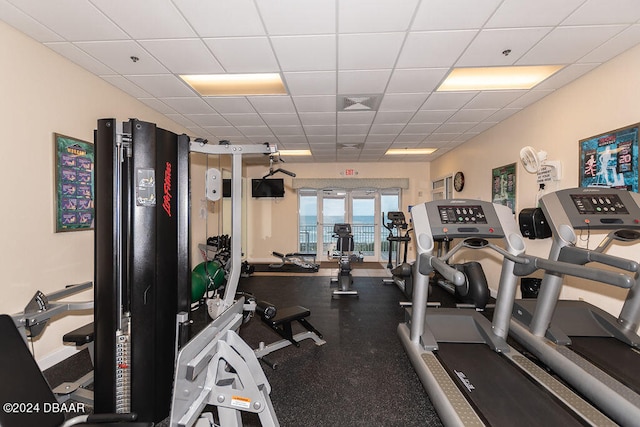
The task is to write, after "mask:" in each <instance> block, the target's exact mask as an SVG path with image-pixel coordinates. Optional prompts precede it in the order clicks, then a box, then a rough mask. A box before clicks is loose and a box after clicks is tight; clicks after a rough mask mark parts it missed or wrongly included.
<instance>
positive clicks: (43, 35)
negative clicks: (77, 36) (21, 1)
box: [0, 0, 64, 42]
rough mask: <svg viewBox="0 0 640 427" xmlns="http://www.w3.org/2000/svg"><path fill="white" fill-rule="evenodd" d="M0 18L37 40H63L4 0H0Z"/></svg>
mask: <svg viewBox="0 0 640 427" xmlns="http://www.w3.org/2000/svg"><path fill="white" fill-rule="evenodd" d="M0 19H1V20H3V21H4V22H6V23H7V24H9V25H11V26H13V27H14V28H19V29H20V31H22V32H23V33H25V34H26V35H28V36H29V37H32V38H34V39H35V40H38V41H39V42H55V41H63V40H64V39H63V38H62V37H61V36H60V35H58V34H56V33H55V32H54V31H52V30H51V29H49V28H48V27H46V26H44V25H42V24H41V23H39V22H38V21H36V20H35V19H33V18H32V17H31V16H29V15H28V14H26V13H24V12H22V11H21V10H20V9H18V8H17V7H15V6H14V5H12V4H10V3H9V2H8V1H5V0H0Z"/></svg>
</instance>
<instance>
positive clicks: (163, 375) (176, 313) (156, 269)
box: [94, 119, 279, 427]
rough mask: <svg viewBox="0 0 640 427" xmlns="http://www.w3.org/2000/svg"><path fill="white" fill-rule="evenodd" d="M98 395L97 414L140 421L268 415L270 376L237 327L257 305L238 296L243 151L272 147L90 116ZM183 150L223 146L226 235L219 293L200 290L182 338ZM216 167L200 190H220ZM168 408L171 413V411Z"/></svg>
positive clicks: (212, 150)
mask: <svg viewBox="0 0 640 427" xmlns="http://www.w3.org/2000/svg"><path fill="white" fill-rule="evenodd" d="M95 145H96V164H95V185H96V195H97V197H96V218H95V294H94V300H95V301H96V306H95V314H94V315H95V324H96V360H95V398H96V406H95V410H96V412H97V413H104V412H116V413H124V412H135V413H137V414H138V419H139V420H141V421H150V422H159V421H161V420H163V419H165V418H166V417H167V416H169V415H170V425H171V426H172V427H173V426H192V425H194V424H197V425H198V426H200V425H209V424H210V423H212V422H213V416H210V417H208V418H207V416H204V414H201V412H202V410H203V408H204V406H205V405H207V404H209V405H214V406H216V407H217V409H218V417H219V420H218V423H219V424H220V425H222V426H239V425H241V424H242V420H241V416H240V411H248V412H255V413H258V414H259V416H260V419H261V421H262V423H263V425H267V426H277V425H279V424H278V420H277V418H276V416H275V413H274V412H273V408H272V406H271V401H270V398H269V392H270V386H269V383H268V382H267V380H266V377H265V376H264V373H263V372H262V369H261V367H260V365H259V362H258V360H257V358H256V356H255V354H254V352H253V350H251V349H250V348H249V347H248V346H247V345H246V343H244V341H242V339H240V337H239V336H238V335H237V333H236V331H237V330H238V328H239V327H240V325H241V324H242V322H243V320H244V319H246V318H247V316H246V312H247V311H252V310H255V303H246V304H245V300H244V298H243V297H240V298H237V297H236V291H237V286H238V281H239V278H240V274H241V270H242V260H241V242H242V239H241V232H242V230H241V223H240V218H241V214H242V211H241V209H242V204H241V190H242V187H241V183H242V156H243V155H245V154H270V155H273V154H274V153H276V152H277V149H276V147H275V146H269V145H268V144H265V145H247V146H243V145H237V146H235V145H232V144H229V143H228V142H225V143H223V144H221V145H210V144H207V141H206V140H200V139H197V140H195V141H190V138H189V137H188V136H186V135H176V134H174V133H172V132H169V131H166V130H164V129H159V128H157V127H156V126H155V124H152V123H146V122H142V121H139V120H136V119H131V120H129V121H128V122H125V123H122V124H119V123H117V122H116V120H115V119H102V120H99V121H98V128H97V130H96V131H95ZM189 152H198V153H203V154H214V155H230V156H232V197H231V206H232V208H231V210H232V234H231V254H230V257H229V266H228V276H227V283H226V286H225V287H224V294H223V295H218V293H216V295H215V296H213V297H212V298H209V299H208V300H207V311H208V313H209V315H210V317H211V318H212V319H213V321H212V322H210V323H209V324H208V325H207V326H206V327H205V328H204V329H203V330H202V331H201V332H200V333H198V334H197V335H196V336H195V337H193V339H191V340H189V323H190V322H189V311H190V305H191V298H190V296H191V276H190V273H191V272H190V265H191V262H190V259H189V258H190V257H189V248H190V244H189V243H190V241H189V240H190V239H189ZM220 178H221V175H220V171H218V170H215V169H211V170H209V171H207V177H206V179H207V190H206V191H207V198H208V199H209V200H218V199H219V198H220V197H221V196H222V179H220ZM169 411H170V414H169Z"/></svg>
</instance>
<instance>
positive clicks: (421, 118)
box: [376, 110, 457, 123]
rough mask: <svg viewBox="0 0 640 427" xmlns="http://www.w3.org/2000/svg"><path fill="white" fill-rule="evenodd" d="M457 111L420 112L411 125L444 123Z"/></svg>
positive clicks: (412, 119)
mask: <svg viewBox="0 0 640 427" xmlns="http://www.w3.org/2000/svg"><path fill="white" fill-rule="evenodd" d="M456 111H457V110H420V111H418V112H417V113H416V114H415V115H414V116H413V118H411V121H410V123H443V122H446V121H447V120H448V119H449V118H450V117H451V116H453V114H454V113H455V112H456ZM376 120H377V118H376Z"/></svg>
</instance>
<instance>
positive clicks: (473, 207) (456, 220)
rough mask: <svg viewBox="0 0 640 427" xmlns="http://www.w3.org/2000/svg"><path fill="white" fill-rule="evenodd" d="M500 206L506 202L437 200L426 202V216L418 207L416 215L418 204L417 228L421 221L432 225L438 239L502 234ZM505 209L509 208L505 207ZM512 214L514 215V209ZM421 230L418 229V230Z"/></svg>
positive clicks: (502, 235) (430, 231) (426, 225)
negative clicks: (496, 203) (498, 203)
mask: <svg viewBox="0 0 640 427" xmlns="http://www.w3.org/2000/svg"><path fill="white" fill-rule="evenodd" d="M498 208H502V206H499V205H497V206H496V205H493V203H490V202H485V201H482V200H471V199H453V200H434V201H432V202H427V203H425V204H424V216H426V218H422V214H420V213H419V212H422V210H419V211H416V212H415V215H414V210H415V206H414V208H413V209H412V215H413V224H414V230H415V229H416V225H418V222H419V223H420V224H421V225H422V227H428V228H429V231H428V233H429V234H431V235H432V236H433V238H434V239H436V240H437V239H454V238H463V239H464V238H467V237H481V238H502V237H504V235H505V232H504V230H503V225H502V222H501V220H500V219H499V214H498V213H497V212H496V209H498ZM505 209H508V208H506V207H505ZM509 214H510V216H513V214H512V213H511V212H510V210H509ZM416 215H417V218H416ZM422 227H419V228H422ZM421 231H422V230H418V233H419V232H421ZM425 232H427V231H426V230H425Z"/></svg>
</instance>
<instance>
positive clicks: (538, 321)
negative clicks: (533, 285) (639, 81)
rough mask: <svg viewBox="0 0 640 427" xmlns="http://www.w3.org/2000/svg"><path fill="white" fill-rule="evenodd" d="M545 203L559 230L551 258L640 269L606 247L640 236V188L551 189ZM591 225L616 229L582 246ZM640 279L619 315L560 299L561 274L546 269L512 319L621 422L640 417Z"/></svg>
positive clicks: (533, 347)
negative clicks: (531, 295)
mask: <svg viewBox="0 0 640 427" xmlns="http://www.w3.org/2000/svg"><path fill="white" fill-rule="evenodd" d="M540 203H541V207H542V210H543V212H544V214H545V217H546V219H547V222H548V223H549V225H550V227H551V230H552V234H553V243H552V246H551V252H550V256H549V258H550V259H553V260H560V261H566V262H572V263H575V264H586V263H588V262H590V263H592V264H590V265H595V263H598V264H602V265H606V266H608V267H607V269H608V270H609V271H612V269H611V268H610V267H615V268H616V270H614V271H619V272H623V271H624V272H626V271H629V272H632V273H634V274H635V275H636V276H637V272H638V270H639V266H638V263H637V262H635V261H632V260H628V259H624V258H619V257H616V256H613V255H609V254H606V253H605V250H607V249H608V248H609V247H610V246H611V245H612V244H614V243H622V244H624V245H632V244H635V243H638V242H639V241H640V206H639V205H640V195H638V193H632V192H629V191H625V190H616V189H611V188H594V187H587V188H572V189H566V190H561V191H557V192H555V193H551V194H547V195H545V196H544V197H542V199H541V200H540ZM592 230H593V231H608V232H609V233H608V234H607V235H606V237H605V238H604V240H603V241H602V242H601V243H600V244H599V245H598V247H596V248H595V249H594V250H587V249H583V248H578V247H576V246H575V244H576V240H577V237H576V231H578V232H579V233H580V236H581V239H584V238H585V236H588V235H589V233H590V232H591V231H592ZM600 267H602V266H600ZM639 280H640V279H638V278H637V277H636V280H635V281H634V282H633V283H632V286H631V287H630V291H629V292H628V294H627V297H626V299H625V302H624V305H623V307H622V310H621V312H620V315H619V316H618V317H617V318H616V317H615V316H612V315H611V314H609V313H607V312H605V311H603V310H601V309H599V308H598V307H595V306H593V305H591V304H589V303H587V302H584V301H567V300H559V297H560V291H561V288H562V282H563V276H562V274H545V276H544V277H543V279H542V284H541V287H540V292H539V294H538V298H537V300H522V301H517V302H516V304H515V306H514V310H513V320H512V323H511V334H512V336H513V338H514V339H515V340H516V341H518V342H519V343H520V344H521V345H523V346H524V347H525V348H526V349H527V350H528V351H530V352H531V353H532V354H534V355H535V356H536V357H537V358H538V359H540V361H542V362H543V363H544V364H545V365H547V366H548V367H549V368H550V369H552V370H553V371H555V372H556V373H557V374H558V375H559V376H561V377H562V378H563V379H564V380H565V381H567V382H568V383H570V384H571V385H572V386H573V387H574V388H575V389H576V390H578V391H579V392H580V393H582V394H583V395H584V396H585V397H587V398H588V399H590V400H591V401H592V402H594V404H595V405H596V406H598V407H599V408H600V409H601V410H602V411H603V412H605V413H606V414H607V415H608V416H609V417H611V418H612V419H613V420H615V421H616V422H618V423H620V424H622V425H639V424H640V369H638V367H639V366H640V354H638V347H639V346H640V337H639V336H638V335H637V333H636V332H637V330H638V326H639V325H640V289H639V286H640V285H639V283H640V282H639ZM624 287H626V286H624Z"/></svg>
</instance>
